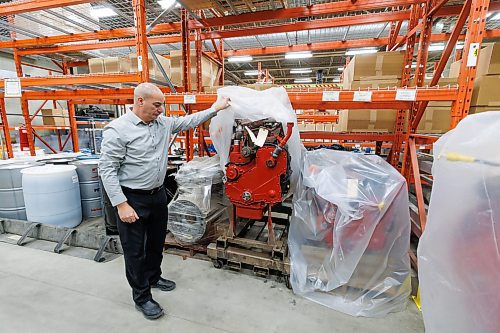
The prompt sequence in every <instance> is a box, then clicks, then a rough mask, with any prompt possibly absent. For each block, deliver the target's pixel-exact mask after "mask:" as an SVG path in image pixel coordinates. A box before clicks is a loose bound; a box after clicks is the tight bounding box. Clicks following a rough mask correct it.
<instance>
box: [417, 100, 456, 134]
mask: <svg viewBox="0 0 500 333" xmlns="http://www.w3.org/2000/svg"><path fill="white" fill-rule="evenodd" d="M450 124H451V109H450V107H443V106H437V107H428V108H427V109H426V110H425V112H424V115H423V116H422V119H421V120H420V123H419V124H418V127H417V133H428V134H441V133H446V132H448V130H449V129H450Z"/></svg>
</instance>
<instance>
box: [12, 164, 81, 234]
mask: <svg viewBox="0 0 500 333" xmlns="http://www.w3.org/2000/svg"><path fill="white" fill-rule="evenodd" d="M21 173H22V175H23V176H22V184H23V192H24V203H25V207H26V216H27V218H28V221H32V222H40V223H44V224H51V225H56V226H61V227H68V228H73V227H76V226H77V225H79V224H80V223H81V222H82V206H81V202H80V186H79V183H78V175H77V174H76V166H74V165H44V166H37V167H33V168H27V169H23V170H21Z"/></svg>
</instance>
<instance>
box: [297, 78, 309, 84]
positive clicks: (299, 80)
mask: <svg viewBox="0 0 500 333" xmlns="http://www.w3.org/2000/svg"><path fill="white" fill-rule="evenodd" d="M293 82H294V83H312V82H313V81H312V79H310V78H309V79H295V80H294V81H293Z"/></svg>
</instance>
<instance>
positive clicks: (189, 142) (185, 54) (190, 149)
mask: <svg viewBox="0 0 500 333" xmlns="http://www.w3.org/2000/svg"><path fill="white" fill-rule="evenodd" d="M180 12H181V45H182V60H183V61H182V65H183V67H182V74H183V76H182V78H183V80H184V82H183V83H184V91H186V92H191V54H190V53H191V52H190V51H191V50H190V48H191V46H190V39H189V13H188V11H187V10H186V8H181V10H180ZM186 111H187V112H188V113H191V108H190V106H189V105H186ZM193 156H194V138H193V130H188V131H186V157H187V160H188V161H190V160H192V159H193Z"/></svg>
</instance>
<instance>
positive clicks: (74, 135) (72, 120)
mask: <svg viewBox="0 0 500 333" xmlns="http://www.w3.org/2000/svg"><path fill="white" fill-rule="evenodd" d="M63 72H64V75H68V74H69V72H70V67H68V65H67V63H65V62H64V63H63ZM68 115H69V127H70V134H71V143H72V144H73V151H74V152H75V153H76V152H79V151H80V145H79V143H78V126H77V124H76V112H75V104H74V103H73V102H71V101H68Z"/></svg>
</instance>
